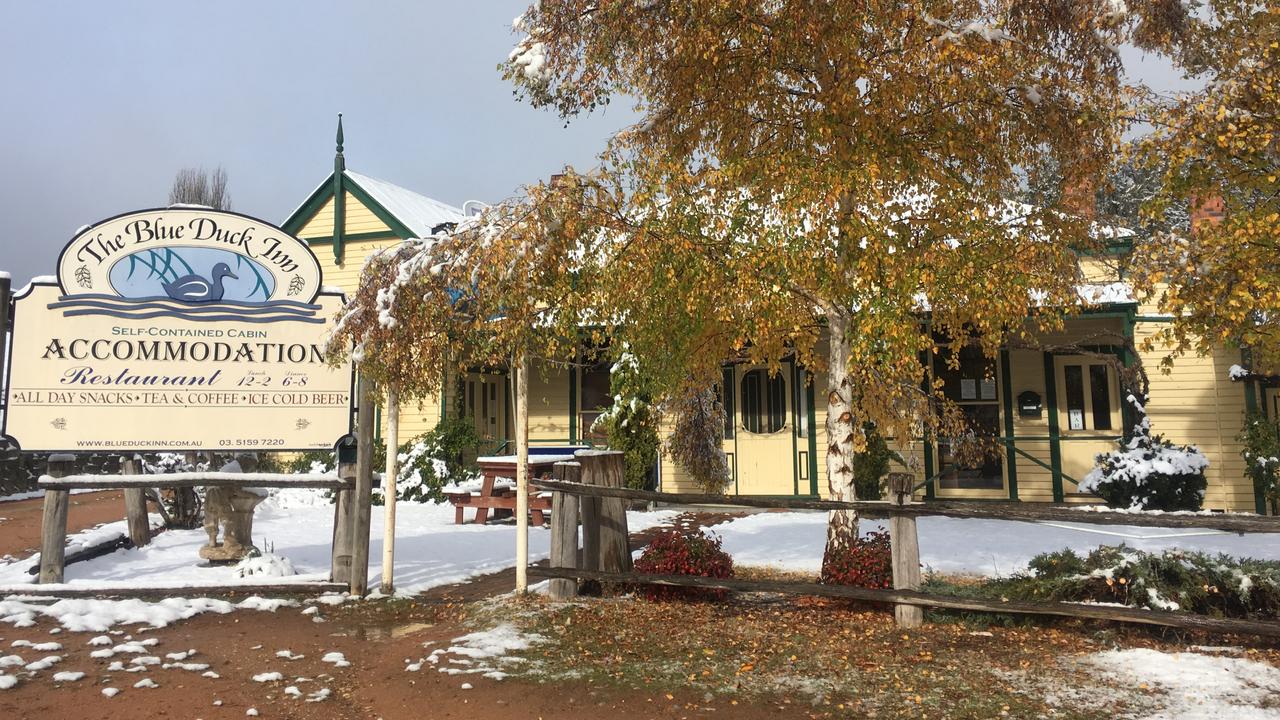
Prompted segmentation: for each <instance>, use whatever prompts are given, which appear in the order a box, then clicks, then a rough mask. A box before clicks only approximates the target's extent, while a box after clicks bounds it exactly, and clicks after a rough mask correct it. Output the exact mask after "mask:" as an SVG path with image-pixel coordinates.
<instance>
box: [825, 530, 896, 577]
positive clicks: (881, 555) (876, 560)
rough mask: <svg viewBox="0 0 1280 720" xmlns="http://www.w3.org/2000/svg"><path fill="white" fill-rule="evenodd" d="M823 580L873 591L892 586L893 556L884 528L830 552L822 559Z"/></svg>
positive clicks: (887, 534)
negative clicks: (841, 548)
mask: <svg viewBox="0 0 1280 720" xmlns="http://www.w3.org/2000/svg"><path fill="white" fill-rule="evenodd" d="M822 582H824V583H827V584H828V585H854V586H857V587H864V588H870V589H872V590H887V589H889V588H892V587H893V555H892V551H891V549H890V545H889V533H888V532H885V531H883V530H878V531H873V532H869V533H867V534H866V535H864V536H862V537H860V538H857V539H855V540H854V541H853V542H852V543H850V544H849V546H848V547H846V548H844V549H843V550H841V551H837V552H834V553H827V555H826V556H825V557H824V558H823V559H822Z"/></svg>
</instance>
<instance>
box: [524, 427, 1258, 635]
mask: <svg viewBox="0 0 1280 720" xmlns="http://www.w3.org/2000/svg"><path fill="white" fill-rule="evenodd" d="M615 465H616V468H617V470H616V472H617V476H616V479H615V477H614V469H613V468H614V466H615ZM621 467H622V454H621V453H617V452H609V451H581V452H579V453H577V457H576V462H573V463H558V464H557V465H556V474H555V478H554V479H531V480H530V481H529V482H530V484H531V485H532V486H534V487H536V488H538V489H540V490H543V491H550V492H551V493H552V501H551V502H552V505H551V507H552V511H551V561H550V567H537V566H533V567H530V568H529V574H530V575H533V576H537V577H542V578H548V579H550V580H551V582H550V587H549V593H550V595H551V597H553V598H556V599H568V598H571V597H573V596H575V595H577V594H578V591H579V589H580V585H579V584H580V583H617V584H622V585H667V586H674V587H690V588H708V589H717V590H734V591H739V592H767V593H783V594H795V595H812V596H819V597H831V598H843V599H848V600H858V601H863V602H876V603H886V604H892V605H893V606H894V617H895V619H896V621H897V623H898V625H899V626H901V627H904V628H915V627H919V626H920V625H921V624H922V623H923V609H924V608H926V607H932V608H939V609H947V610H964V611H971V612H988V613H1003V614H1018V615H1051V616H1062V617H1074V618H1086V619H1094V620H1108V621H1113V622H1125V623H1138V624H1145V625H1156V626H1163V627H1171V628H1179V629H1183V630H1201V631H1207V632H1214V633H1230V634H1242V635H1257V636H1263V637H1271V638H1280V622H1275V621H1264V620H1248V619H1234V618H1214V617H1207V616H1203V615H1195V614H1191V613H1183V612H1170V611H1163V610H1146V609H1142V608H1129V607H1115V606H1110V605H1097V604H1085V603H1071V602H1052V601H1044V602H1028V601H1006V600H999V599H987V598H968V597H957V596H949V595H941V594H935V593H926V592H921V591H920V545H919V535H918V533H917V529H916V519H917V518H920V517H928V516H941V517H952V518H967V519H992V520H1020V521H1027V522H1037V521H1056V522H1073V523H1091V524H1099V525H1130V526H1141V527H1161V528H1205V529H1214V530H1223V531H1228V532H1238V533H1246V532H1247V533H1280V518H1276V517H1263V516H1256V515H1235V514H1226V513H1197V514H1152V513H1124V512H1115V511H1100V512H1094V511H1086V510H1073V509H1070V508H1066V507H1061V506H1043V505H1031V504H1017V503H987V502H982V503H979V502H935V501H930V502H925V503H916V502H912V499H911V496H912V483H913V477H912V476H911V475H909V474H907V473H893V474H891V475H890V477H889V490H890V493H889V495H890V499H889V500H887V501H883V500H882V501H853V502H840V501H833V500H810V499H801V498H764V497H729V496H725V495H706V494H686V493H680V494H675V493H664V492H655V491H648V490H631V489H629V488H626V487H623V483H622V482H621V480H622V476H621ZM635 501H643V502H658V503H663V504H668V505H675V506H680V505H686V506H687V505H719V506H728V507H755V508H768V509H787V510H797V509H805V510H828V511H829V510H837V509H850V510H857V511H858V512H859V513H861V514H862V515H863V516H865V517H873V518H888V519H889V532H890V540H891V544H892V567H893V585H894V587H893V589H892V590H871V589H867V588H860V587H851V586H846V585H827V584H821V583H814V582H792V581H777V580H737V579H733V578H725V579H720V578H707V577H699V576H693V575H651V574H646V573H637V572H634V571H633V570H632V568H631V555H630V552H627V551H626V550H625V548H626V538H627V534H626V512H625V510H626V504H627V503H628V502H635ZM596 508H599V509H598V510H597V509H596ZM579 522H580V523H581V526H582V549H581V552H579V548H578V525H579ZM619 537H620V538H621V543H622V545H621V547H622V548H623V549H624V551H623V553H622V556H621V557H620V556H619V554H618V553H617V541H618V538H619ZM605 538H607V539H605ZM1277 539H1280V537H1278V538H1277ZM602 542H605V543H612V547H613V548H614V549H613V550H612V551H606V550H605V549H603V548H602V547H601V546H600V545H601V543H602Z"/></svg>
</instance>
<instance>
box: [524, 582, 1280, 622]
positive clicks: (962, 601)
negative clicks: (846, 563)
mask: <svg viewBox="0 0 1280 720" xmlns="http://www.w3.org/2000/svg"><path fill="white" fill-rule="evenodd" d="M529 574H530V575H533V576H537V577H543V578H558V579H574V580H594V581H597V582H609V583H623V584H641V585H667V586H673V587H694V588H708V589H713V590H736V591H739V592H770V593H785V594H789V595H812V596H815V597H832V598H842V599H847V600H860V601H863V602H879V603H892V604H896V605H913V606H918V607H935V608H943V609H948V610H971V611H976V612H991V613H1010V614H1015V615H1055V616H1062V617H1078V618H1086V619H1093V620H1112V621H1117V622H1127V623H1139V624H1143V625H1158V626H1162V627H1173V628H1181V629H1183V630H1203V631H1209V632H1217V633H1234V634H1249V635H1260V636H1263V637H1273V638H1280V622H1269V621H1264V620H1238V619H1233V618H1212V617H1206V616H1204V615H1193V614H1191V613H1178V612H1167V611H1164V610H1142V609H1139V608H1127V607H1112V606H1110V605H1089V604H1083V603H1067V602H1047V601H1046V602H1021V601H1014V600H987V599H983V598H966V597H957V596H953V595H935V594H933V593H923V592H919V591H917V590H871V589H868V588H860V587H851V586H848V585H822V584H819V583H801V582H786V581H780V580H735V579H731V578H709V577H701V576H697V575H650V574H647V573H637V572H629V573H611V572H598V571H594V570H580V569H576V568H557V567H538V566H532V567H530V568H529Z"/></svg>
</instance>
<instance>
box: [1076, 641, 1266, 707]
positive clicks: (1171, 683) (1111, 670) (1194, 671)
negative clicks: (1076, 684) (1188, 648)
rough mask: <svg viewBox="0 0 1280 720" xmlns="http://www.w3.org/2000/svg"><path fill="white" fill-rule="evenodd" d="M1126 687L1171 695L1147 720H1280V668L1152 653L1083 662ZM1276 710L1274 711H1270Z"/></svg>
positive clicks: (1117, 653)
mask: <svg viewBox="0 0 1280 720" xmlns="http://www.w3.org/2000/svg"><path fill="white" fill-rule="evenodd" d="M1081 662H1082V664H1083V665H1084V666H1085V667H1086V668H1088V669H1089V670H1090V671H1096V672H1100V673H1102V674H1103V675H1106V676H1109V677H1111V678H1114V679H1116V680H1118V681H1119V682H1120V683H1121V684H1122V685H1125V686H1129V687H1136V686H1138V685H1140V684H1142V683H1146V684H1148V685H1152V686H1155V687H1158V688H1160V689H1162V690H1164V691H1165V694H1164V695H1163V696H1160V697H1159V698H1158V701H1160V702H1162V705H1163V707H1160V708H1159V709H1157V710H1156V711H1155V712H1153V713H1152V714H1150V715H1145V716H1144V718H1143V720H1165V719H1170V718H1178V719H1179V720H1217V719H1218V718H1222V717H1228V716H1229V717H1232V718H1236V719H1240V720H1245V719H1248V720H1253V719H1255V718H1257V719H1262V718H1277V717H1280V712H1277V711H1276V709H1275V707H1274V706H1271V703H1272V702H1273V701H1274V698H1275V697H1276V696H1277V695H1280V668H1276V667H1274V666H1271V665H1268V664H1266V663H1260V662H1255V661H1252V660H1244V659H1241V658H1232V657H1222V656H1217V655H1202V654H1198V653H1190V652H1179V653H1165V652H1160V651H1158V650H1151V649H1148V648H1136V649H1131V650H1110V651H1107V652H1101V653H1097V654H1095V655H1091V656H1088V657H1086V658H1085V659H1084V660H1082V661H1081ZM1269 706H1270V707H1269Z"/></svg>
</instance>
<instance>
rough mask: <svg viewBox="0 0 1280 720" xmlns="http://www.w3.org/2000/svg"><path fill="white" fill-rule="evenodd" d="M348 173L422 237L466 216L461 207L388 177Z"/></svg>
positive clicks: (415, 233) (348, 171)
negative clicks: (422, 193)
mask: <svg viewBox="0 0 1280 720" xmlns="http://www.w3.org/2000/svg"><path fill="white" fill-rule="evenodd" d="M344 172H345V174H346V176H347V177H348V178H351V179H352V180H354V181H355V182H356V184H357V185H359V186H360V187H362V188H364V191H365V192H367V193H369V195H370V196H372V197H373V199H374V200H376V201H378V203H379V204H380V205H382V207H384V208H386V209H387V212H390V213H391V214H392V215H394V216H395V217H396V219H397V220H399V221H400V222H402V223H404V224H405V226H406V227H408V228H409V229H410V230H412V231H413V234H414V235H416V236H418V237H429V236H430V235H431V234H432V232H431V231H432V229H433V228H435V227H436V226H438V225H439V224H440V223H456V222H460V221H462V220H463V219H464V218H466V213H464V212H462V209H461V208H456V207H454V206H452V205H448V204H445V203H442V202H440V201H439V200H432V199H431V198H429V197H427V196H425V195H420V194H418V193H416V192H414V191H412V190H408V189H406V188H402V187H400V186H399V185H396V184H394V183H389V182H387V181H386V180H379V179H377V178H374V177H369V176H368V175H362V174H360V173H358V172H352V171H351V170H346V171H344Z"/></svg>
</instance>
